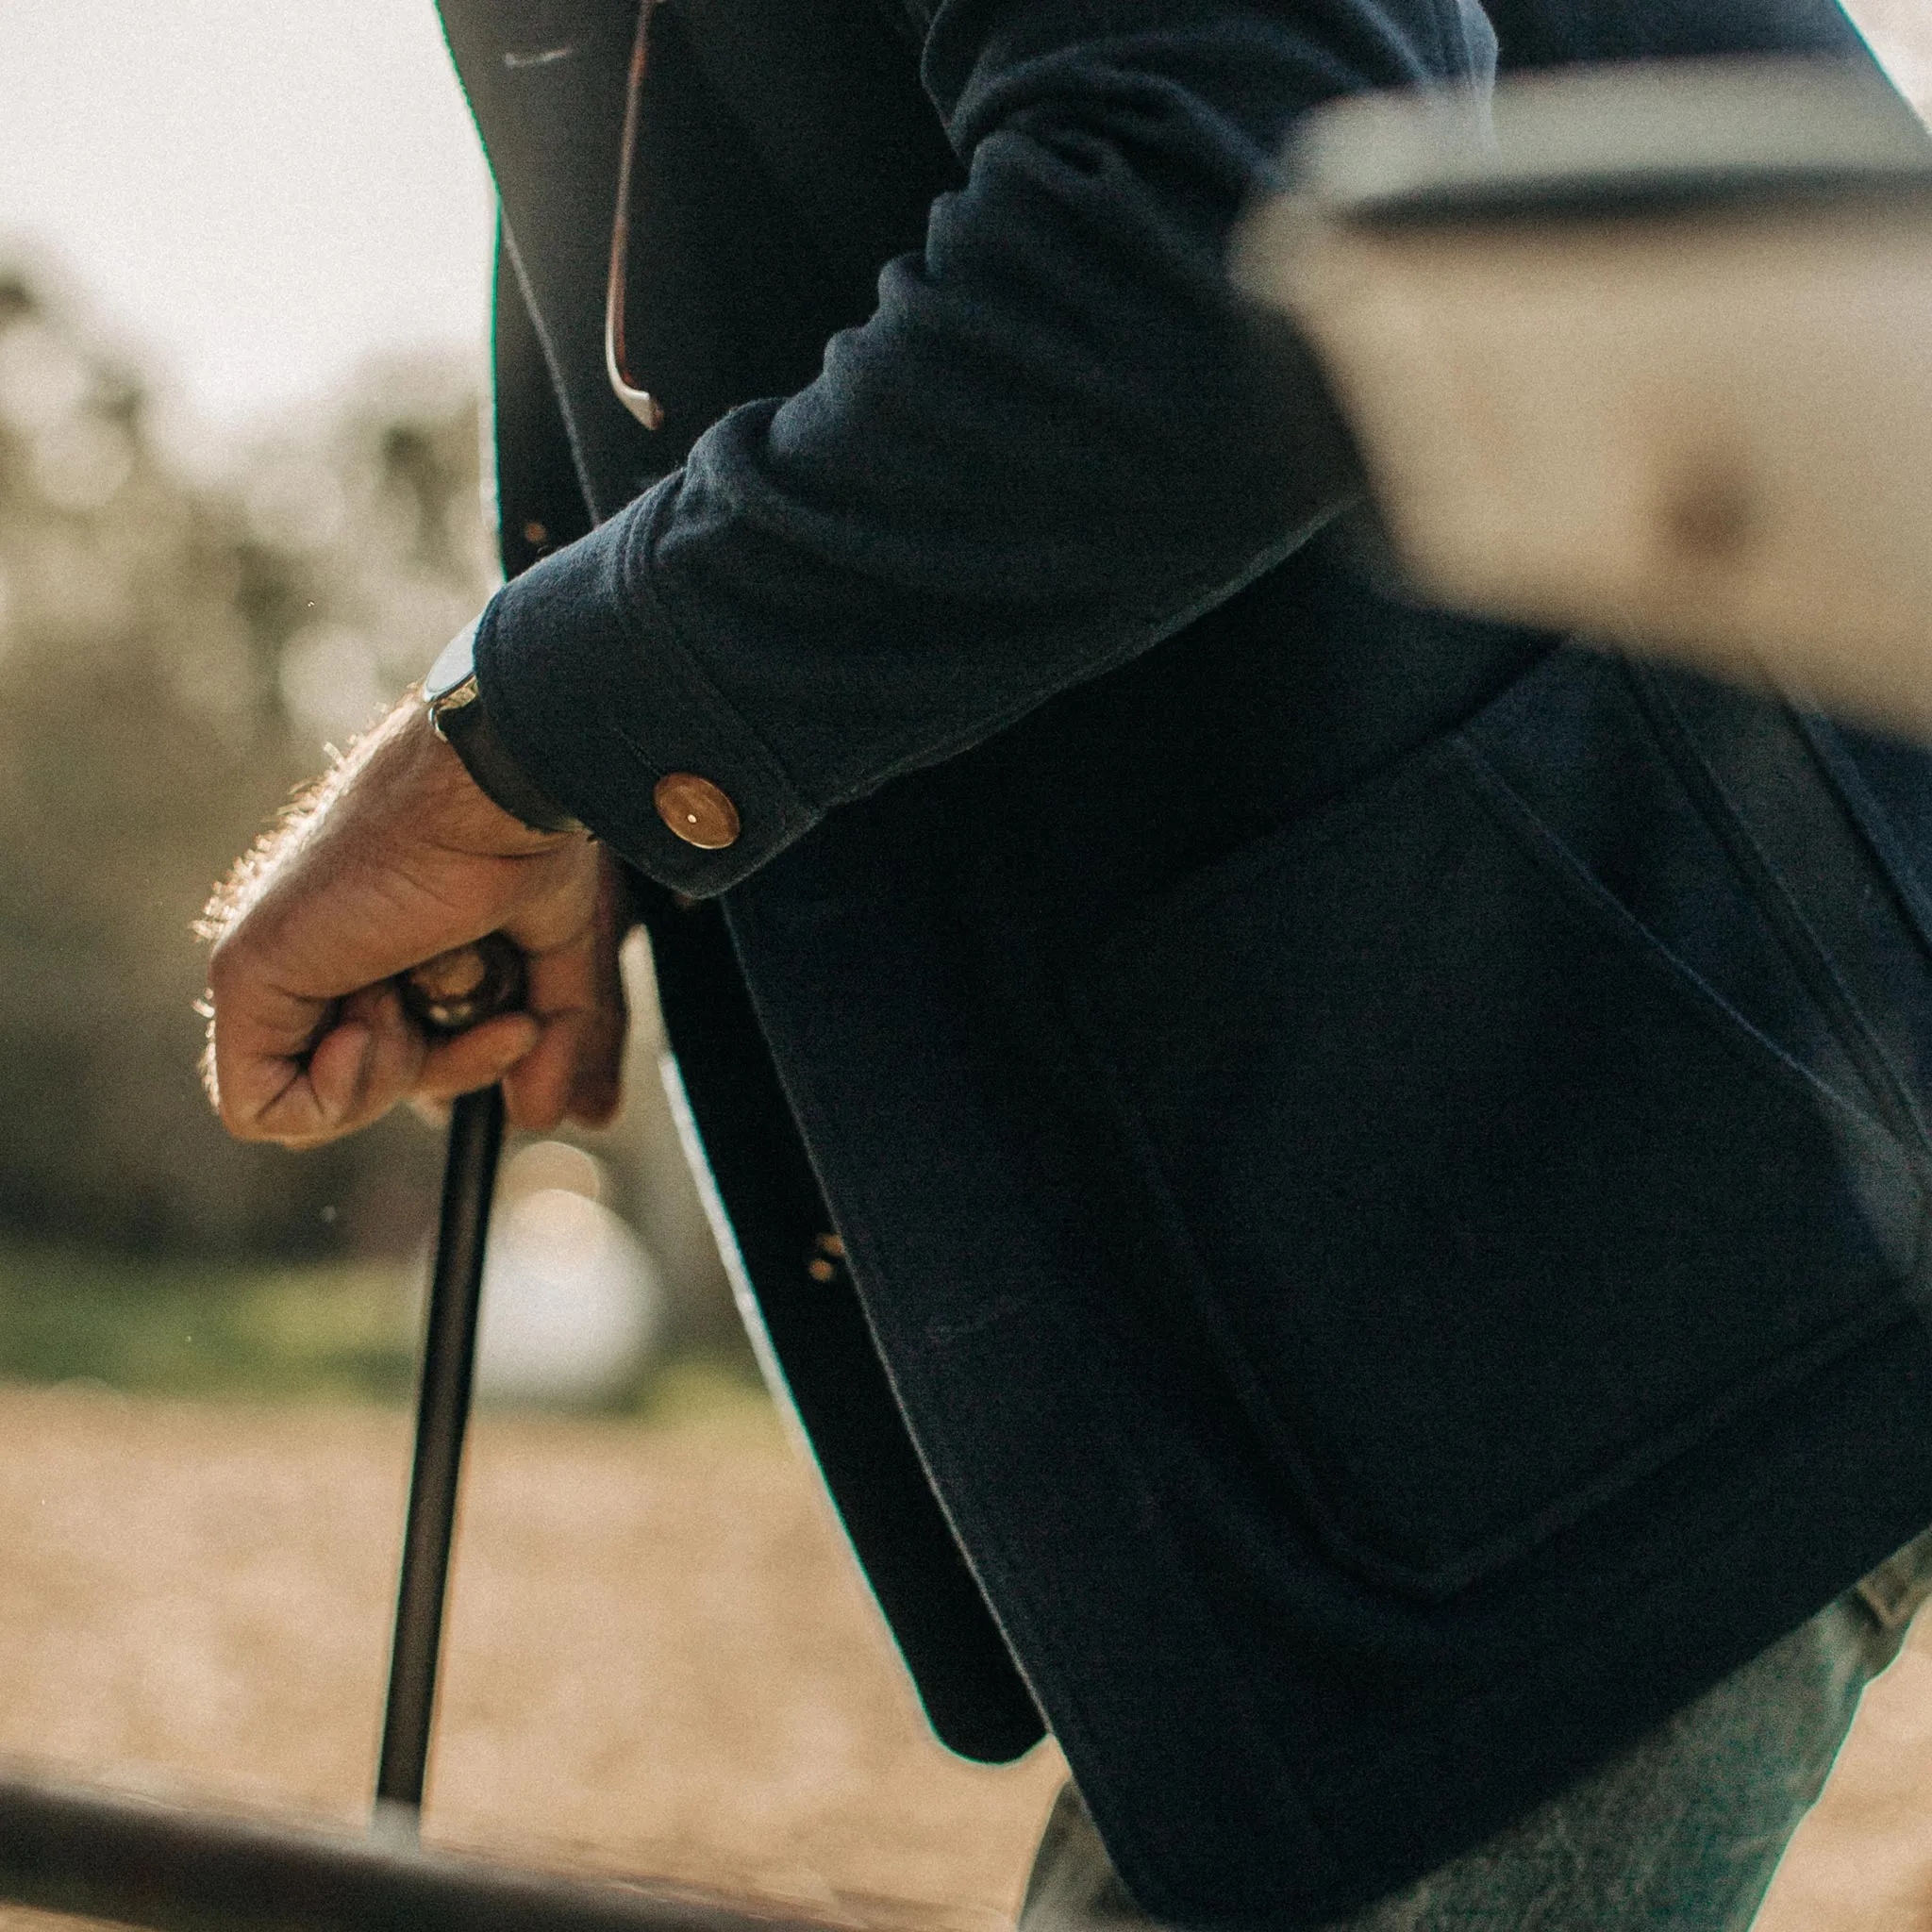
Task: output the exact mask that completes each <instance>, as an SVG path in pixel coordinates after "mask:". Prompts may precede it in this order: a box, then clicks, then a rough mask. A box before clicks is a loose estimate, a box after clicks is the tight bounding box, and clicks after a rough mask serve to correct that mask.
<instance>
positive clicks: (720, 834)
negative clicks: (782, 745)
mask: <svg viewBox="0 0 1932 1932" xmlns="http://www.w3.org/2000/svg"><path fill="white" fill-rule="evenodd" d="M659 493H660V491H652V492H651V493H650V494H649V495H648V496H646V497H644V498H643V499H642V500H641V502H639V503H637V504H634V505H633V506H631V508H629V509H627V510H625V512H624V513H623V514H621V515H619V516H616V517H613V518H612V519H611V520H610V521H609V522H608V523H607V524H605V525H602V526H601V527H599V528H598V529H595V530H593V531H591V534H590V535H589V536H588V537H584V538H581V539H579V540H578V541H576V542H575V543H573V544H570V545H569V546H568V547H567V548H565V549H562V550H559V551H557V552H555V553H554V554H553V555H551V556H549V557H547V558H544V559H543V560H542V561H541V562H540V563H537V564H535V565H533V566H532V567H531V568H530V569H529V570H527V571H525V572H524V573H523V575H520V576H518V577H515V578H513V579H512V580H511V581H510V582H509V583H508V584H506V585H505V586H504V588H503V589H502V590H501V591H498V592H497V593H496V595H495V596H494V597H493V598H491V601H490V603H489V605H488V606H487V607H486V608H485V609H484V612H483V615H482V617H481V618H480V619H479V620H478V623H477V627H476V644H475V663H476V683H477V688H478V690H479V691H480V692H481V695H482V700H483V704H484V707H485V708H486V710H487V711H488V713H489V717H490V722H491V728H492V729H493V730H494V732H495V733H496V735H497V737H498V739H499V740H501V741H502V742H503V744H504V746H505V747H506V749H508V752H509V754H510V756H511V757H512V758H514V759H515V760H516V762H517V764H518V766H519V767H520V768H521V769H522V770H523V772H524V773H525V774H526V775H527V776H528V778H529V779H530V781H531V782H532V783H533V784H534V785H535V786H536V787H537V788H538V789H539V790H540V791H541V792H542V793H543V794H544V795H545V796H546V797H548V798H551V799H554V800H555V801H556V802H557V803H558V805H559V806H561V807H562V808H564V809H565V810H566V811H568V812H570V813H571V814H572V815H573V816H575V817H576V818H579V819H581V820H582V821H583V822H584V824H586V825H588V826H589V827H590V828H591V831H592V832H594V833H595V834H596V835H597V837H598V838H600V839H601V840H603V841H604V842H605V843H606V844H608V845H609V846H610V847H611V848H612V849H613V850H614V851H616V852H617V853H619V854H620V855H621V856H622V857H623V858H626V859H628V860H629V861H630V863H631V864H633V865H634V866H636V867H637V868H638V869H639V870H640V871H641V872H643V873H646V874H649V875H650V876H651V877H652V878H654V879H656V880H657V881H658V883H659V884H660V885H664V886H667V887H669V888H670V889H671V890H673V891H678V892H684V893H688V894H690V895H691V897H693V898H703V897H707V896H708V895H709V894H711V893H714V892H722V891H724V889H725V888H726V887H727V886H733V885H736V884H737V883H738V881H739V880H740V879H741V878H744V877H746V876H747V875H748V874H751V873H753V872H755V871H757V869H758V867H759V866H760V865H762V864H764V862H765V861H766V860H767V859H768V858H773V857H774V856H775V855H776V854H777V853H778V852H780V851H782V850H783V849H784V847H786V846H787V845H789V844H790V843H791V841H793V840H794V839H796V838H798V837H799V836H800V835H801V834H802V833H804V832H806V831H808V830H809V829H810V827H811V826H812V825H813V824H815V823H816V822H817V819H818V817H819V814H818V813H817V812H816V811H814V810H813V809H812V808H810V807H809V806H808V805H807V803H806V802H805V801H804V799H802V798H801V797H800V796H799V794H798V792H797V791H796V790H795V789H794V788H793V786H792V784H791V779H790V778H789V777H788V776H787V774H786V773H785V771H784V770H783V768H782V767H781V766H780V765H779V764H778V762H777V760H776V759H775V758H774V757H773V756H772V754H771V752H770V750H769V749H768V748H767V747H766V746H765V744H764V743H763V742H762V741H760V740H759V738H758V735H757V734H756V733H755V732H754V731H752V729H751V728H750V726H749V725H747V724H745V723H744V721H743V720H742V719H741V717H740V716H739V715H738V713H737V712H736V711H734V710H733V709H732V708H731V707H730V706H729V705H728V704H726V703H725V701H724V699H723V698H721V697H720V696H719V695H718V693H717V691H715V690H714V689H713V688H712V687H711V685H710V683H709V681H708V679H707V678H706V676H705V675H704V673H703V672H702V671H701V670H700V669H699V668H698V666H697V665H696V663H695V662H693V660H692V659H691V656H690V654H689V653H688V652H687V651H686V650H685V649H684V647H683V645H682V644H680V643H679V642H678V641H677V639H676V638H675V635H674V633H673V631H672V627H671V624H670V620H669V618H668V617H667V616H666V614H665V613H664V611H663V610H662V609H661V608H659V607H658V603H657V600H656V599H655V597H654V596H653V595H652V593H651V589H650V585H649V581H648V575H647V574H646V573H645V572H643V571H641V570H640V569H638V568H636V567H635V564H634V562H633V546H634V545H636V544H638V543H640V542H641V541H643V539H642V533H643V532H644V531H645V530H646V529H647V528H648V526H649V523H650V519H651V517H652V514H653V512H654V511H655V510H656V508H657V507H658V506H657V498H658V495H659ZM691 781H696V782H695V783H693V782H691ZM660 801H661V803H660ZM693 807H694V808H693ZM674 825H676V826H679V827H681V828H682V830H681V832H680V831H676V830H674V829H673V827H674ZM693 839H698V840H702V841H705V842H704V843H694V842H691V841H692V840H693ZM726 840H728V842H722V841H726Z"/></svg>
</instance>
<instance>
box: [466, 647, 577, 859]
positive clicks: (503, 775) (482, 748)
mask: <svg viewBox="0 0 1932 1932" xmlns="http://www.w3.org/2000/svg"><path fill="white" fill-rule="evenodd" d="M468 681H469V683H470V684H471V685H472V686H474V685H475V675H474V674H473V675H471V677H470V679H469V680H468ZM452 695H453V696H454V695H455V693H452ZM429 722H430V723H431V724H434V725H435V726H436V731H437V736H438V737H440V738H441V740H442V741H443V742H444V743H445V744H447V745H448V746H449V748H450V749H451V750H452V751H453V752H455V753H456V755H457V756H458V758H461V759H462V761H463V769H464V770H465V771H466V772H468V773H469V774H470V776H471V777H472V778H474V779H475V781H476V789H477V791H480V792H482V794H483V795H484V797H485V798H487V799H489V800H490V802H491V804H492V805H497V806H501V807H502V808H503V809H504V810H505V811H507V812H508V813H509V815H510V817H511V818H513V819H520V820H522V821H523V823H524V824H526V825H527V826H529V828H530V829H531V831H533V832H581V831H582V830H583V829H584V824H583V821H582V820H581V819H575V818H573V817H572V816H571V815H570V813H569V812H567V811H565V810H564V809H563V808H562V807H561V806H558V805H553V804H552V803H551V802H550V800H549V799H547V798H546V797H544V795H543V794H542V792H541V791H538V790H537V788H536V787H535V786H534V785H532V784H531V783H530V781H529V780H528V779H527V778H526V777H525V776H524V774H523V770H522V768H521V767H520V766H519V765H518V764H517V761H516V760H515V759H514V758H511V757H510V755H509V753H508V750H507V749H506V748H505V746H504V742H503V741H502V740H501V739H500V738H498V737H497V735H496V733H495V731H494V730H493V729H492V728H491V723H490V714H489V712H488V711H486V710H485V709H484V708H483V703H482V700H481V699H480V698H478V697H474V696H473V697H471V698H470V700H469V701H468V702H467V703H460V702H458V703H456V704H451V703H450V702H448V700H445V701H444V702H443V703H442V704H441V706H437V705H432V706H431V707H430V710H429Z"/></svg>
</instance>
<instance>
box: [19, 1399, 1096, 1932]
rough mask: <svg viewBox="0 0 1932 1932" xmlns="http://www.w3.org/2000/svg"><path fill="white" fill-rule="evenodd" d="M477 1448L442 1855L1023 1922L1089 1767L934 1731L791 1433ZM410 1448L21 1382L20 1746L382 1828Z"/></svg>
mask: <svg viewBox="0 0 1932 1932" xmlns="http://www.w3.org/2000/svg"><path fill="white" fill-rule="evenodd" d="M472 1442H473V1450H472V1456H471V1460H470V1462H469V1465H468V1468H467V1471H466V1491H465V1504H464V1517H463V1523H462V1528H461V1540H460V1544H459V1549H458V1561H457V1569H456V1575H455V1583H454V1592H453V1597H452V1602H451V1613H450V1624H449V1632H448V1640H447V1644H446V1649H445V1656H446V1666H445V1674H444V1678H443V1691H442V1702H441V1709H440V1722H439V1732H438V1740H437V1747H436V1752H435V1757H434V1758H433V1761H432V1764H431V1781H430V1789H429V1793H428V1802H427V1805H426V1807H425V1837H427V1838H430V1839H432V1840H441V1841H442V1842H445V1843H451V1844H459V1845H467V1846H471V1847H475V1848H477V1849H481V1850H485V1851H488V1852H490V1853H491V1854H493V1855H497V1856H522V1857H528V1858H530V1859H532V1860H536V1861H541V1862H545V1863H552V1864H557V1863H578V1864H588V1865H594V1866H599V1867H602V1868H605V1869H607V1870H615V1871H621V1872H624V1873H627V1874H651V1875H657V1876H663V1877H667V1878H672V1879H676V1880H681V1881H683V1882H686V1883H691V1884H702V1885H707V1886H716V1887H723V1888H726V1889H739V1888H742V1889H746V1890H756V1891H760V1892H766V1893H775V1894H780V1895H784V1896H789V1897H793V1898H797V1899H800V1900H802V1901H805V1902H807V1903H819V1904H824V1903H826V1902H828V1901H829V1899H830V1897H831V1896H832V1895H833V1894H852V1893H857V1894H866V1895H873V1896H883V1897H889V1898H892V1899H896V1900H904V1901H908V1902H912V1903H915V1904H917V1905H920V1906H922V1907H929V1908H930V1916H931V1918H932V1919H933V1921H934V1923H935V1924H939V1925H941V1926H944V1927H950V1928H956V1932H997V1927H998V1926H999V1924H1001V1923H1002V1922H1004V1921H1006V1920H1007V1919H1008V1918H1009V1917H1010V1914H1011V1911H1012V1907H1013V1906H1014V1903H1015V1900H1016V1895H1017V1890H1018V1887H1019V1886H1020V1884H1021V1882H1022V1878H1023V1875H1024V1868H1025V1865H1026V1861H1027V1858H1028V1857H1029V1855H1030V1851H1031V1846H1032V1842H1033V1840H1034V1839H1035V1837H1036V1836H1037V1834H1038V1831H1039V1827H1040V1824H1041V1819H1042V1818H1043V1816H1044V1815H1045V1811H1046V1807H1047V1806H1048V1804H1049V1803H1050V1802H1051V1800H1052V1796H1053V1793H1054V1790H1056V1789H1057V1787H1058V1781H1059V1777H1060V1768H1059V1763H1058V1756H1057V1754H1055V1753H1054V1752H1053V1751H1052V1750H1051V1748H1050V1747H1049V1748H1048V1749H1045V1750H1042V1751H1040V1752H1036V1753H1035V1754H1034V1755H1033V1757H1031V1758H1029V1759H1028V1760H1027V1761H1026V1762H1025V1763H1024V1764H1022V1765H1020V1766H1018V1767H1015V1768H1013V1769H1010V1770H1006V1771H986V1770H981V1769H976V1768H974V1767H972V1766H969V1765H966V1764H963V1763H961V1762H959V1761H958V1760H957V1759H954V1758H952V1757H948V1755H947V1754H946V1753H945V1752H943V1751H941V1749H940V1748H939V1746H938V1745H936V1744H935V1743H933V1742H932V1741H931V1740H930V1738H929V1737H928V1735H927V1734H926V1732H925V1730H924V1725H923V1723H922V1721H921V1719H920V1718H919V1716H918V1713H917V1709H916V1707H915V1706H914V1704H913V1701H912V1698H911V1694H910V1691H908V1688H907V1687H906V1685H905V1683H904V1680H903V1678H902V1677H901V1675H900V1673H899V1669H898V1666H897V1664H896V1661H895V1660H894V1658H893V1657H892V1654H891V1646H890V1644H889V1642H888V1640H887V1639H886V1637H885V1634H884V1631H883V1628H882V1627H881V1625H880V1624H879V1623H878V1621H877V1617H876V1613H875V1612H874V1609H873V1608H872V1606H871V1602H870V1599H869V1598H868V1597H867V1596H866V1594H865V1593H864V1591H863V1590H862V1588H861V1587H860V1585H859V1584H858V1581H857V1579H856V1574H855V1573H854V1572H853V1570H852V1567H851V1563H850V1558H849V1557H848V1556H847V1555H846V1553H845V1550H844V1547H843V1545H842V1542H841V1540H840V1537H839V1535H838V1532H837V1531H836V1529H835V1528H834V1527H833V1525H832V1524H831V1521H830V1518H829V1515H828V1512H827V1511H826V1509H825V1507H824V1504H823V1502H822V1501H821V1499H820V1495H819V1492H818V1490H817V1488H816V1483H815V1479H814V1478H813V1477H812V1476H810V1475H809V1474H808V1472H807V1471H806V1470H805V1468H804V1467H803V1466H802V1464H801V1462H800V1459H799V1457H797V1456H796V1455H795V1454H794V1452H793V1450H792V1449H791V1445H790V1443H789V1442H788V1441H786V1440H785V1438H784V1436H783V1435H782V1433H781V1432H780V1430H779V1429H778V1427H777V1426H776V1425H775V1424H774V1423H773V1421H772V1420H771V1419H770V1416H769V1413H768V1412H766V1411H764V1410H763V1409H761V1408H759V1407H755V1406H753V1405H751V1404H750V1403H749V1402H745V1403H742V1404H741V1405H739V1406H736V1407H731V1408H728V1409H727V1410H725V1411H724V1413H722V1414H711V1415H708V1416H707V1417H705V1418H703V1419H699V1420H693V1421H691V1422H688V1423H685V1424H667V1425H664V1426H659V1427H653V1428H644V1427H640V1426H637V1425H635V1424H600V1423H583V1422H569V1421H562V1420H552V1419H546V1418H540V1417H533V1416H497V1417H492V1416H488V1415H485V1416H483V1417H481V1418H479V1420H478V1423H477V1425H476V1428H475V1433H474V1435H473V1438H472ZM406 1455H407V1441H406V1424H405V1421H404V1419H403V1418H402V1417H400V1416H397V1415H393V1414H390V1413H386V1412H383V1411H381V1410H377V1409H372V1408H353V1407H229V1406H221V1407H216V1406H212V1405H209V1406H202V1405H189V1404H168V1403H159V1402H149V1401H133V1400H128V1399H125V1398H121V1397H116V1396H113V1395H109V1394H106V1393H100V1392H91V1391H74V1390H70V1389H55V1390H31V1389H25V1388H19V1387H12V1388H6V1387H0V1551H4V1552H5V1558H4V1561H0V1757H5V1759H6V1760H8V1763H9V1765H10V1766H12V1767H16V1768H25V1769H29V1770H32V1771H35V1772H37V1773H40V1774H46V1775H51V1776H56V1777H61V1778H86V1779H87V1780H89V1781H92V1782H100V1783H106V1784H110V1785H113V1786H117V1787H120V1788H122V1789H124V1790H137V1791H142V1792H144V1793H149V1794H152V1795H156V1796H165V1797H169V1798H174V1799H190V1800H200V1801H213V1802H215V1803H217V1804H221V1805H225V1806H228V1807H236V1808H242V1809H247V1810H254V1811H272V1812H277V1813H281V1814H284V1815H290V1816H307V1817H309V1818H314V1819H323V1820H327V1821H331V1822H342V1821H347V1822H359V1821H360V1819H361V1818H362V1816H363V1815H364V1812H365V1809H366V1806H367V1802H368V1792H369V1790H370V1787H371V1783H372V1779H373V1776H374V1766H375V1748H376V1740H377V1731H378V1725H379V1713H380V1704H381V1696H382V1687H383V1676H384V1673H385V1670H386V1668H387V1643H388V1634H387V1626H388V1620H389V1615H390V1610H391V1600H392V1591H393V1588H394V1563H395V1552H396V1548H397V1542H398V1539H399V1536H400V1529H401V1519H402V1508H403V1499H404V1491H405V1483H406ZM922 1916H924V1914H922ZM74 1925H75V1922H74V1921H71V1920H64V1921H63V1920H55V1919H52V1918H49V1917H47V1916H45V1915H42V1914H38V1913H29V1912H25V1911H22V1910H19V1909H17V1908H16V1909H13V1910H8V1908H6V1907H0V1932H28V1928H33V1932H54V1928H56V1927H57V1926H67V1927H70V1928H71V1927H73V1926H74Z"/></svg>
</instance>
